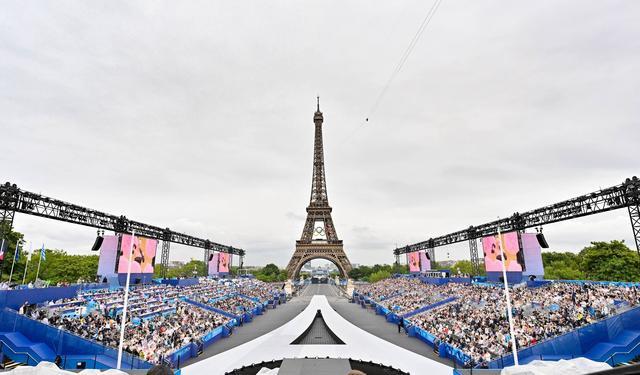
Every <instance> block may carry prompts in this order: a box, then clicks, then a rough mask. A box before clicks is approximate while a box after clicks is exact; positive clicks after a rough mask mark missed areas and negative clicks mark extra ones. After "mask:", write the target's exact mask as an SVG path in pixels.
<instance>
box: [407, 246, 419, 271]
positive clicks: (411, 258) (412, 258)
mask: <svg viewBox="0 0 640 375" xmlns="http://www.w3.org/2000/svg"><path fill="white" fill-rule="evenodd" d="M407 263H408V264H409V272H420V255H419V254H418V252H417V251H414V252H412V253H408V254H407Z"/></svg>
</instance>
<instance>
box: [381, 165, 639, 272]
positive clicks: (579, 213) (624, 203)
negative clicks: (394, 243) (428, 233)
mask: <svg viewBox="0 0 640 375" xmlns="http://www.w3.org/2000/svg"><path fill="white" fill-rule="evenodd" d="M625 207H627V208H628V210H629V217H630V219H631V227H632V229H633V236H634V239H635V243H636V250H637V251H638V254H639V255H640V179H638V177H635V176H634V177H633V178H627V179H626V180H625V181H624V182H623V183H622V184H620V185H616V186H612V187H610V188H606V189H602V190H598V191H595V192H593V193H590V194H585V195H581V196H579V197H576V198H572V199H568V200H565V201H562V202H558V203H555V204H551V205H548V206H545V207H541V208H538V209H535V210H531V211H527V212H524V213H518V212H516V213H514V214H513V215H511V217H508V218H505V219H500V220H495V221H492V222H489V223H486V224H481V225H478V226H475V227H473V226H472V227H469V228H468V229H463V230H460V231H457V232H453V233H449V234H445V235H443V236H440V237H435V238H430V239H428V240H426V241H422V242H418V243H415V244H413V245H407V246H405V247H400V248H396V249H394V250H393V253H394V255H396V256H397V255H400V254H405V253H410V252H413V251H420V250H424V249H427V251H429V252H433V249H434V248H435V247H439V246H444V245H450V244H453V243H458V242H463V241H469V251H470V255H471V263H472V269H473V271H474V273H475V274H478V272H479V271H480V256H479V254H478V244H477V242H476V239H478V238H482V237H486V236H494V235H496V234H498V228H500V230H501V231H502V232H510V231H518V232H522V231H524V230H525V229H526V228H533V227H537V226H542V225H546V224H551V223H557V222H560V221H565V220H571V219H576V218H579V217H583V216H589V215H595V214H599V213H603V212H608V211H613V210H617V209H620V208H625ZM518 238H519V241H520V236H518ZM434 255H435V254H431V260H435V257H434Z"/></svg>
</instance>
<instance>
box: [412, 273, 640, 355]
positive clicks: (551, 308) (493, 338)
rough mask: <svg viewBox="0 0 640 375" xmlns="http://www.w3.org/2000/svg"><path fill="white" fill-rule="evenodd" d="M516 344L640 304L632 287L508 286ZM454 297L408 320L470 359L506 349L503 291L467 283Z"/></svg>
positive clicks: (520, 345) (508, 346) (508, 347)
mask: <svg viewBox="0 0 640 375" xmlns="http://www.w3.org/2000/svg"><path fill="white" fill-rule="evenodd" d="M510 294H511V299H512V313H513V317H514V333H515V336H516V341H517V345H518V349H520V348H524V347H527V346H530V345H533V344H536V343H538V342H540V341H542V340H546V339H549V338H552V337H555V336H557V335H560V334H563V333H566V332H569V331H572V330H574V329H576V328H578V327H581V326H583V325H586V324H589V323H592V322H595V321H597V320H600V319H602V318H605V317H608V316H610V315H613V314H616V313H618V312H619V311H620V310H621V309H623V308H628V307H630V306H635V305H638V304H639V303H640V300H639V296H640V294H639V293H638V290H637V288H635V287H619V286H607V285H601V284H588V283H585V284H568V283H560V282H557V283H551V284H549V285H547V286H543V287H540V288H527V287H525V286H518V287H513V288H510ZM456 296H457V299H456V300H455V301H454V302H452V303H449V304H446V305H444V306H442V307H440V308H436V309H433V310H428V311H426V312H424V313H421V314H418V315H415V316H413V317H411V318H410V319H409V320H410V322H411V323H412V324H415V325H416V326H418V327H420V328H422V329H424V330H425V331H427V332H429V333H431V334H432V335H435V336H436V338H437V339H438V340H440V341H443V342H445V343H447V344H449V345H451V346H453V347H455V348H458V349H460V350H462V351H463V352H464V353H465V354H467V355H468V356H469V357H470V358H471V361H472V364H474V365H475V364H483V363H487V362H489V361H491V360H493V359H495V358H496V357H499V356H502V355H504V354H507V353H508V352H510V351H511V343H510V340H511V336H510V333H509V332H510V331H509V323H508V318H507V311H506V303H505V302H504V301H505V300H504V290H503V289H501V288H499V287H491V286H476V285H466V286H464V287H463V288H459V289H458V290H457V291H456Z"/></svg>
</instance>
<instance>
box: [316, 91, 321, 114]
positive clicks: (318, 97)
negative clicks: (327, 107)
mask: <svg viewBox="0 0 640 375" xmlns="http://www.w3.org/2000/svg"><path fill="white" fill-rule="evenodd" d="M316 98H317V99H318V112H320V95H318V96H316Z"/></svg>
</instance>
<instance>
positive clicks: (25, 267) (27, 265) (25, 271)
mask: <svg viewBox="0 0 640 375" xmlns="http://www.w3.org/2000/svg"><path fill="white" fill-rule="evenodd" d="M28 268H29V256H27V264H26V265H25V266H24V276H22V284H23V285H24V281H25V280H26V279H27V269H28Z"/></svg>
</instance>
